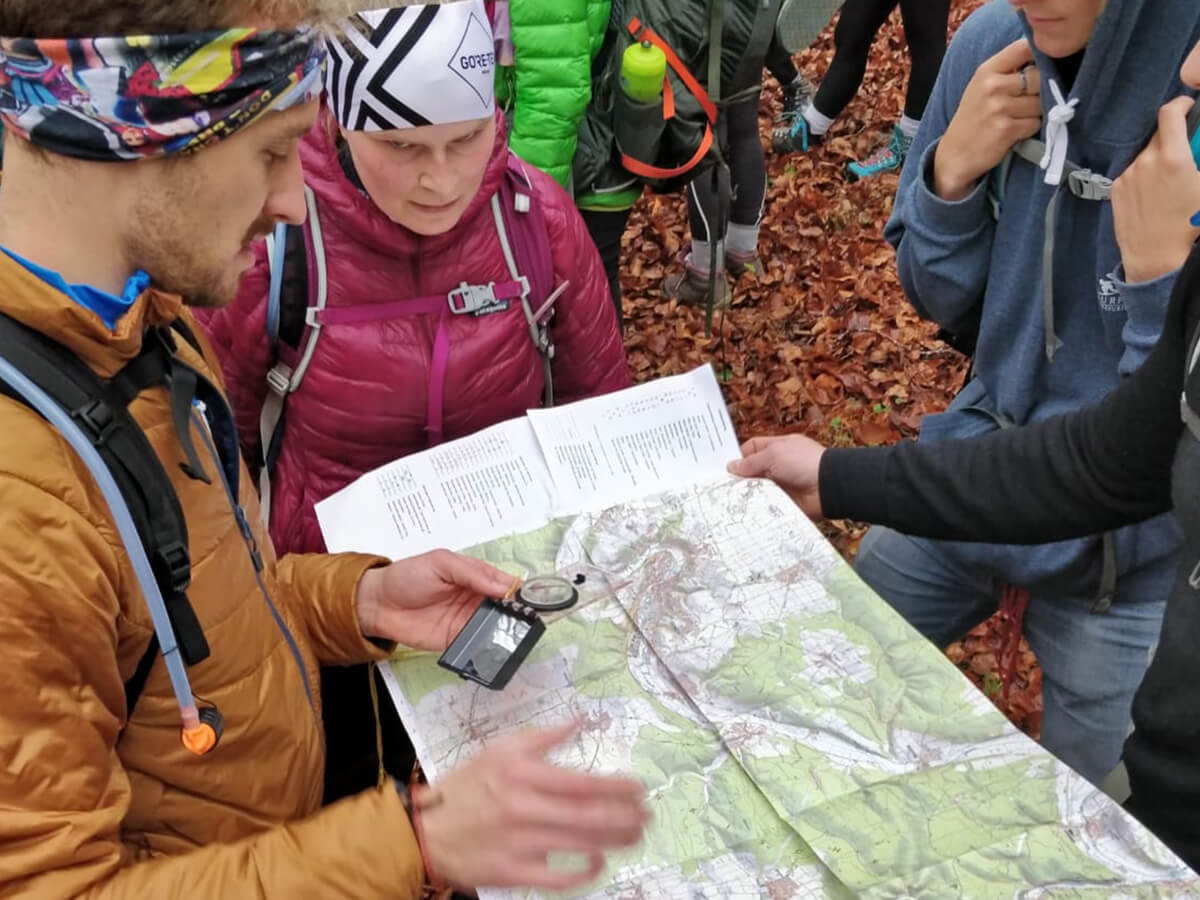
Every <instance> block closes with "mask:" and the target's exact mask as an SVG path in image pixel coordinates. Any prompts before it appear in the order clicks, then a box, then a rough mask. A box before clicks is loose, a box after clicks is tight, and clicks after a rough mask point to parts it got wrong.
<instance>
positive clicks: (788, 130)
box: [771, 114, 821, 153]
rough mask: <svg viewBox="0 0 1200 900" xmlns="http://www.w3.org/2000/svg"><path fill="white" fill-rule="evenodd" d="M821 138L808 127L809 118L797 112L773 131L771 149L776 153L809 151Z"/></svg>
mask: <svg viewBox="0 0 1200 900" xmlns="http://www.w3.org/2000/svg"><path fill="white" fill-rule="evenodd" d="M820 141H821V138H820V136H818V135H815V134H813V133H812V132H811V131H809V128H808V119H806V118H804V116H802V115H800V114H796V115H794V116H792V117H790V118H787V119H785V120H784V121H783V122H781V123H780V124H779V125H777V126H776V127H775V130H774V131H772V132H771V149H772V150H774V151H775V152H776V153H807V152H808V150H809V148H810V147H813V146H814V145H816V144H818V143H820Z"/></svg>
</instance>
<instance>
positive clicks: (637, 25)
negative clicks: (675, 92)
mask: <svg viewBox="0 0 1200 900" xmlns="http://www.w3.org/2000/svg"><path fill="white" fill-rule="evenodd" d="M627 27H628V29H629V33H630V34H631V35H633V38H634V40H636V41H649V42H650V43H651V44H653V45H654V46H655V47H657V48H658V49H659V50H661V51H662V52H663V55H664V56H666V57H667V65H669V66H670V67H671V68H672V69H674V70H675V74H676V75H678V76H679V80H680V81H682V82H683V83H684V84H685V85H686V86H687V89H688V90H689V91H691V92H692V94H693V95H694V96H695V98H696V99H697V100H699V101H700V105H701V106H702V107H703V108H704V114H705V115H706V116H708V121H709V123H710V124H714V125H715V124H716V122H717V107H716V104H714V103H713V102H712V100H711V99H710V98H709V96H708V91H706V90H705V89H704V88H703V87H702V86H701V84H700V82H698V81H697V80H696V76H695V75H693V74H692V73H691V72H689V71H688V68H687V66H685V65H684V64H683V61H682V60H680V58H679V57H678V56H677V55H676V54H675V51H674V50H672V49H671V47H670V45H668V44H667V42H666V41H664V40H663V39H662V38H661V37H659V36H658V34H657V33H656V32H655V30H654V29H653V28H651V27H650V26H649V25H643V24H642V20H641V19H639V18H638V17H637V16H634V17H633V18H632V19H630V20H629V25H628V26H627Z"/></svg>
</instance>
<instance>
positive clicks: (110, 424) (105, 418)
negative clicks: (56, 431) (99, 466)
mask: <svg viewBox="0 0 1200 900" xmlns="http://www.w3.org/2000/svg"><path fill="white" fill-rule="evenodd" d="M71 418H72V419H74V420H75V421H76V422H78V423H79V424H80V425H82V426H83V427H84V428H85V429H87V432H88V437H90V438H91V439H92V443H93V444H95V445H96V446H97V447H103V446H104V445H105V443H107V442H108V439H109V438H110V437H112V435H113V432H114V431H116V430H117V425H118V423H117V417H116V416H115V415H114V414H113V411H112V407H110V406H109V405H108V404H107V403H105V402H104V401H103V400H102V399H96V400H92V401H91V402H89V403H88V404H87V405H86V406H81V407H80V408H79V409H76V410H73V411H72V412H71Z"/></svg>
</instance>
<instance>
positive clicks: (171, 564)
mask: <svg viewBox="0 0 1200 900" xmlns="http://www.w3.org/2000/svg"><path fill="white" fill-rule="evenodd" d="M156 556H157V558H156V559H155V562H156V563H157V565H155V566H154V569H155V571H156V572H161V573H162V574H163V575H165V576H166V577H167V579H168V581H169V583H170V585H171V590H173V591H174V592H175V593H177V594H182V593H183V592H184V591H186V590H187V589H188V587H189V586H190V585H191V583H192V557H191V554H190V553H188V548H187V547H186V546H184V545H183V544H182V543H180V542H178V541H177V542H175V543H173V544H168V545H167V546H166V547H159V548H158V553H157V554H156Z"/></svg>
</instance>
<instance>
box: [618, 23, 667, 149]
mask: <svg viewBox="0 0 1200 900" xmlns="http://www.w3.org/2000/svg"><path fill="white" fill-rule="evenodd" d="M666 74H667V56H666V54H665V53H663V51H662V50H661V49H659V48H658V47H656V46H654V44H652V43H650V42H649V41H642V42H641V43H634V44H630V45H629V46H628V47H626V48H625V52H624V54H622V56H621V90H620V91H618V92H617V97H616V104H615V107H616V109H615V114H616V115H615V119H616V120H615V122H614V123H613V132H614V134H615V136H616V139H617V147H618V148H619V149H620V151H621V153H622V154H624V155H626V156H629V157H631V158H633V159H635V160H638V161H639V162H643V163H648V164H651V165H652V164H654V162H655V161H656V160H657V158H658V151H659V148H660V146H661V144H662V137H663V132H664V131H665V130H666V125H667V123H666V122H665V121H664V120H663V79H664V78H665V77H666Z"/></svg>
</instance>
